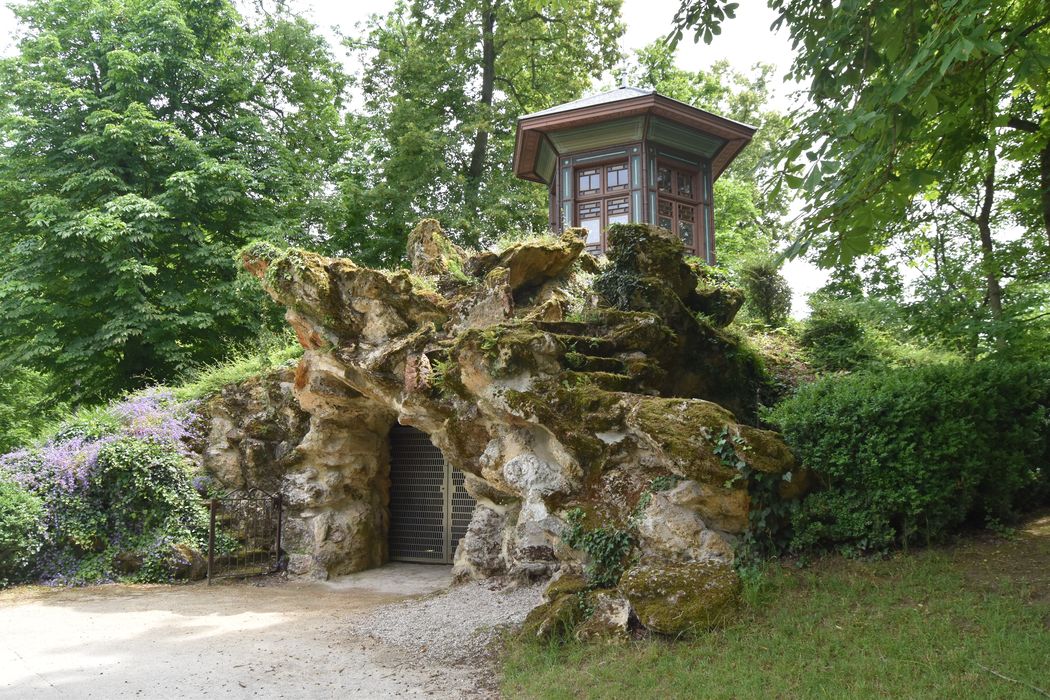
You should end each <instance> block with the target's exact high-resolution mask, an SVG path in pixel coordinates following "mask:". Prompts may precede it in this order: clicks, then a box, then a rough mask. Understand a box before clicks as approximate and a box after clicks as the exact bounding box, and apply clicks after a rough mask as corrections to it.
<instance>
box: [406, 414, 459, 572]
mask: <svg viewBox="0 0 1050 700" xmlns="http://www.w3.org/2000/svg"><path fill="white" fill-rule="evenodd" d="M463 480H464V475H463V472H461V471H460V470H458V469H455V468H453V467H452V466H451V465H449V464H448V463H447V462H446V461H445V458H444V456H443V455H442V454H441V450H439V449H438V448H437V447H435V446H434V443H432V442H431V441H430V436H428V435H427V434H426V433H424V432H423V431H421V430H416V429H415V428H412V427H409V426H406V425H395V426H394V427H393V428H391V430H390V540H389V541H390V558H391V559H392V560H395V561H415V562H432V563H435V564H451V563H452V556H453V555H454V554H455V553H456V545H458V544H459V540H460V538H461V537H463V535H464V534H465V533H466V531H467V525H469V524H470V516H471V514H472V513H473V512H474V505H475V502H474V499H473V498H471V497H470V494H468V493H467V491H466V489H465V488H464V487H463Z"/></svg>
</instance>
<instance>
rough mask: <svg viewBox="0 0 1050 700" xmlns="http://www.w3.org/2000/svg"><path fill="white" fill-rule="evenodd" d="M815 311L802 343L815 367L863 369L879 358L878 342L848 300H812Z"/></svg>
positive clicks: (801, 336)
mask: <svg viewBox="0 0 1050 700" xmlns="http://www.w3.org/2000/svg"><path fill="white" fill-rule="evenodd" d="M810 304H811V306H812V313H810V315H809V318H807V319H806V321H805V322H804V324H803V327H802V334H801V335H800V336H799V342H800V343H801V345H802V347H804V348H805V349H806V351H807V354H808V357H809V361H810V363H811V364H813V365H814V366H816V367H818V368H820V369H824V370H829V371H832V372H837V371H841V370H854V369H861V368H863V367H865V366H867V365H870V364H871V363H872V362H873V361H874V360H875V359H876V350H875V344H874V342H873V341H872V339H871V337H870V334H869V332H868V329H867V328H866V327H865V324H864V321H863V319H862V318H861V315H860V314H859V313H858V311H857V309H856V308H854V307H853V306H851V305H850V304H849V303H846V302H836V301H826V300H825V301H821V300H815V299H812V298H811V300H810Z"/></svg>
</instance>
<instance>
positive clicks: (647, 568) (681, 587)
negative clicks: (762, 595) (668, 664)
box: [619, 561, 740, 637]
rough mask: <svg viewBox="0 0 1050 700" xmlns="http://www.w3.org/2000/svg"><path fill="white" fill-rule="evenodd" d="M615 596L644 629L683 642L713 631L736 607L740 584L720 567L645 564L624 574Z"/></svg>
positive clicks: (729, 570)
mask: <svg viewBox="0 0 1050 700" xmlns="http://www.w3.org/2000/svg"><path fill="white" fill-rule="evenodd" d="M619 589H620V592H621V593H622V594H623V595H624V597H626V598H627V600H628V601H630V603H631V607H632V609H633V610H634V612H635V614H636V615H637V616H638V620H639V622H641V624H642V625H644V626H645V627H646V628H647V629H650V630H652V631H653V632H658V633H660V634H665V635H670V636H674V637H688V636H692V635H696V634H699V633H701V632H704V631H706V630H709V629H711V628H713V627H719V626H721V625H723V624H725V622H726V621H727V620H729V619H730V618H731V617H732V615H734V614H735V612H736V610H737V608H738V607H739V604H740V578H739V576H737V574H736V572H735V571H734V570H733V568H732V567H731V566H729V565H728V564H723V563H721V562H715V561H706V562H689V563H670V562H665V563H649V564H641V565H639V566H636V567H634V568H632V569H629V570H628V571H627V572H625V573H624V575H623V577H622V578H621V579H620V585H619Z"/></svg>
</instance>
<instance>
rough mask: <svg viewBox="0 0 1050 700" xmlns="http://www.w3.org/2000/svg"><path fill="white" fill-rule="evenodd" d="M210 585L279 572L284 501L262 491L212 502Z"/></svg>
mask: <svg viewBox="0 0 1050 700" xmlns="http://www.w3.org/2000/svg"><path fill="white" fill-rule="evenodd" d="M208 510H209V513H210V518H209V520H210V525H209V528H208V582H209V583H210V582H211V581H212V579H216V578H224V577H233V576H258V575H260V574H269V573H273V572H275V571H278V570H279V569H280V568H281V566H282V564H283V560H282V558H281V527H282V525H283V522H282V520H283V516H284V500H283V499H282V497H281V495H280V494H276V495H274V494H269V493H266V492H265V491H261V490H259V489H250V490H247V491H234V492H231V493H228V494H226V495H224V496H222V497H221V498H213V499H212V500H211V501H210V502H209V503H208Z"/></svg>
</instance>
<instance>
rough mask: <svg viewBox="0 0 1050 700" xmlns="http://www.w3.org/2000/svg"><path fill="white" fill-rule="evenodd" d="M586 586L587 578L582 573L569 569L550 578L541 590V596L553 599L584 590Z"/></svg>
mask: <svg viewBox="0 0 1050 700" xmlns="http://www.w3.org/2000/svg"><path fill="white" fill-rule="evenodd" d="M587 586H588V584H587V579H586V578H584V576H583V574H581V573H576V572H572V571H570V572H567V573H562V574H559V575H556V576H555V577H554V578H552V579H551V580H550V583H548V584H547V588H546V589H545V590H544V591H543V597H544V599H546V600H549V601H554V600H557V599H558V598H561V597H563V596H566V595H570V594H575V593H579V592H581V591H585V590H587Z"/></svg>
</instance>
